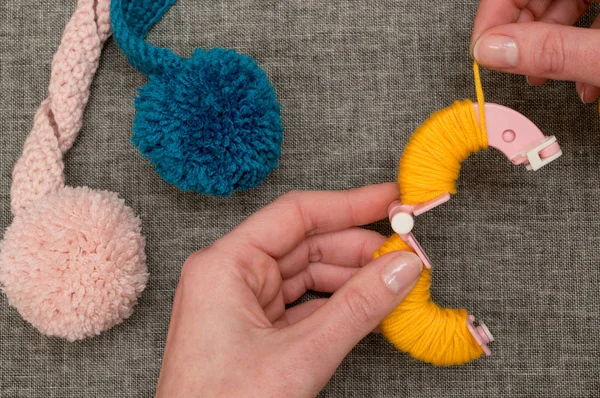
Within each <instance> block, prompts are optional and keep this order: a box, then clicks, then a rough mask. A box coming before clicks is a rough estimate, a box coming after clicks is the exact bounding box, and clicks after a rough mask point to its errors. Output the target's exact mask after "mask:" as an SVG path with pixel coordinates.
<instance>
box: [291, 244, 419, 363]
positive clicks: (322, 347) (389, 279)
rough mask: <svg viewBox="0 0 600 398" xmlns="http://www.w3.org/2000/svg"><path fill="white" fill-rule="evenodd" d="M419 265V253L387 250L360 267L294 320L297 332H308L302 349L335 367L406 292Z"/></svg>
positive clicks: (391, 309) (414, 281)
mask: <svg viewBox="0 0 600 398" xmlns="http://www.w3.org/2000/svg"><path fill="white" fill-rule="evenodd" d="M422 268H423V267H422V263H421V260H420V259H419V257H417V256H416V255H415V254H413V253H410V252H404V251H399V252H392V253H388V254H386V255H384V256H381V257H379V258H377V259H376V260H374V261H372V262H371V263H370V264H368V265H366V266H365V267H363V268H362V269H361V270H360V271H359V272H358V273H356V274H355V275H354V276H353V277H352V278H350V280H349V281H348V282H346V284H344V285H343V286H342V287H341V288H340V289H339V290H338V291H337V292H336V293H335V294H334V295H333V296H331V298H330V299H329V300H327V303H325V304H324V305H323V306H321V307H320V308H319V309H317V310H316V311H315V312H314V313H313V314H312V315H311V316H309V317H307V318H306V319H304V320H303V321H301V322H300V323H298V324H297V325H298V327H299V328H300V329H301V330H299V333H301V334H302V335H304V336H307V335H310V336H311V339H310V342H311V346H310V347H301V349H302V351H303V352H305V353H306V352H307V351H311V350H316V351H317V352H314V353H313V354H317V356H316V357H318V358H320V359H321V360H325V361H327V362H328V363H329V364H330V365H332V366H333V368H334V369H335V368H336V367H337V366H338V365H339V363H340V362H341V361H342V360H343V359H344V358H345V357H346V355H348V353H349V352H350V351H351V350H352V348H353V347H354V346H355V345H356V344H357V343H358V342H359V341H360V340H362V339H363V338H364V337H365V336H366V335H368V334H369V333H370V332H371V331H372V330H373V329H375V328H376V327H377V326H378V325H379V323H380V322H381V321H382V320H383V319H384V318H385V317H386V316H388V315H389V314H390V313H391V312H392V311H393V310H394V308H396V306H397V305H398V304H400V302H401V301H402V300H403V299H404V298H405V297H406V296H407V295H408V294H409V293H410V291H411V290H412V288H413V287H414V286H415V284H416V283H417V281H418V279H419V276H420V275H421V271H422ZM315 343H316V344H315Z"/></svg>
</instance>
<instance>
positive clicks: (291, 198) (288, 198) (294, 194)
mask: <svg viewBox="0 0 600 398" xmlns="http://www.w3.org/2000/svg"><path fill="white" fill-rule="evenodd" d="M303 194H304V192H302V191H300V190H292V191H289V192H286V193H284V194H283V195H281V196H280V197H279V198H278V199H277V202H280V203H296V202H298V201H299V200H300V199H301V198H302V195H303Z"/></svg>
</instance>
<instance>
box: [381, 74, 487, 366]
mask: <svg viewBox="0 0 600 398" xmlns="http://www.w3.org/2000/svg"><path fill="white" fill-rule="evenodd" d="M474 75H475V87H476V91H477V101H478V103H479V109H480V120H477V113H476V112H475V108H474V107H473V103H472V102H471V101H469V100H465V101H457V102H455V103H454V104H453V105H452V106H450V107H448V108H446V109H443V110H441V111H438V112H436V113H434V114H433V115H432V116H431V117H430V118H429V119H428V120H427V121H425V123H423V125H421V126H420V127H419V128H418V129H417V130H416V131H415V133H414V134H413V136H412V137H411V139H410V141H409V142H408V144H407V146H406V148H405V150H404V154H403V155H402V159H401V160H400V171H399V174H398V183H399V185H400V199H401V202H402V203H404V204H418V203H423V202H427V201H429V200H431V199H433V198H435V197H437V196H439V195H442V194H444V193H447V192H449V193H452V194H453V193H456V187H455V183H456V180H457V179H458V175H459V173H460V165H461V163H462V162H463V161H464V160H465V159H466V158H467V157H468V156H469V155H470V154H471V153H474V152H477V151H479V150H482V149H486V148H487V147H488V140H487V134H486V126H485V112H484V107H483V105H484V98H483V90H482V88H481V82H480V77H479V66H478V65H477V63H475V64H474ZM396 250H410V248H409V247H408V245H406V243H405V242H404V241H402V239H401V238H400V237H399V236H398V235H397V234H394V235H393V236H392V237H390V238H389V239H388V240H387V241H386V242H385V243H384V244H383V246H382V247H381V248H380V249H379V250H378V251H376V252H375V254H374V257H375V258H377V257H379V256H381V255H383V254H385V253H388V252H391V251H396ZM430 286H431V271H430V270H428V269H424V270H423V273H422V274H421V277H420V279H419V281H418V282H417V285H416V287H415V288H414V289H413V290H412V292H411V293H410V294H409V295H408V297H407V298H406V299H405V300H404V301H403V302H402V303H401V304H400V305H399V306H398V307H397V308H396V309H395V310H394V312H393V313H392V314H390V316H388V317H387V318H386V319H385V320H384V321H383V322H382V324H381V329H382V331H383V334H384V335H385V336H386V338H387V339H388V340H389V341H390V342H391V343H392V344H394V345H395V346H396V347H397V348H398V349H399V350H401V351H404V352H407V353H409V354H410V355H411V356H413V357H414V358H417V359H420V360H422V361H425V362H429V363H432V364H434V365H460V364H464V363H466V362H469V361H471V360H473V359H476V358H478V357H479V356H481V354H483V350H482V349H481V347H479V345H478V344H477V342H476V341H475V339H474V338H473V337H472V336H471V333H470V332H469V330H468V329H467V316H468V313H467V311H466V310H464V309H449V308H440V307H439V306H438V305H436V304H435V303H433V302H432V301H431V298H430V293H429V288H430Z"/></svg>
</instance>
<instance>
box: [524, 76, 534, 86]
mask: <svg viewBox="0 0 600 398" xmlns="http://www.w3.org/2000/svg"><path fill="white" fill-rule="evenodd" d="M525 80H527V84H529V85H530V86H533V84H531V80H529V76H525Z"/></svg>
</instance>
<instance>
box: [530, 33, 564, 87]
mask: <svg viewBox="0 0 600 398" xmlns="http://www.w3.org/2000/svg"><path fill="white" fill-rule="evenodd" d="M536 47H537V48H538V50H537V51H534V52H533V58H532V68H533V69H534V71H535V72H537V73H539V74H541V75H543V76H556V75H561V74H562V73H563V72H564V70H565V60H566V56H565V40H564V37H563V35H562V34H561V33H559V32H552V31H549V32H547V33H546V34H544V35H543V36H542V37H541V38H540V41H539V45H537V46H536Z"/></svg>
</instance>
